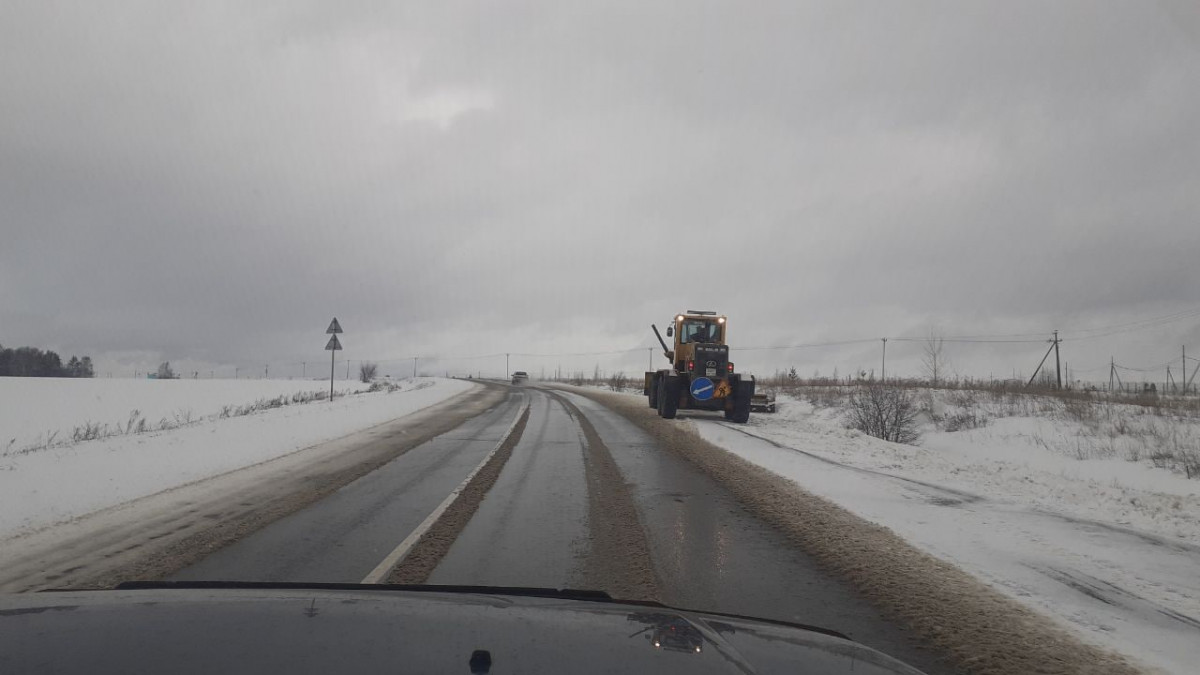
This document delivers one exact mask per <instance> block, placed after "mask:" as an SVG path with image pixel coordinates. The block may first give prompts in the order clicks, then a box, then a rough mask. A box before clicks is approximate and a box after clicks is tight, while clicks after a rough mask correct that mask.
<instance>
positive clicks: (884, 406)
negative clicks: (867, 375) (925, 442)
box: [848, 382, 920, 444]
mask: <svg viewBox="0 0 1200 675" xmlns="http://www.w3.org/2000/svg"><path fill="white" fill-rule="evenodd" d="M917 412H918V409H917V400H916V396H914V395H913V393H912V391H911V390H909V389H905V388H904V387H889V386H887V385H884V384H879V383H877V382H872V383H869V384H863V385H861V386H859V387H858V388H857V389H856V390H855V392H854V394H852V395H851V396H850V413H849V420H848V422H849V425H850V427H851V428H853V429H858V430H859V431H861V432H863V433H865V434H867V435H870V436H874V437H875V438H882V439H883V440H885V441H892V442H894V443H908V444H912V443H916V442H917V440H918V439H919V438H920V434H919V433H918V432H917Z"/></svg>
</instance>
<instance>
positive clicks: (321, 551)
mask: <svg viewBox="0 0 1200 675" xmlns="http://www.w3.org/2000/svg"><path fill="white" fill-rule="evenodd" d="M524 398H525V394H524V393H523V392H520V391H516V390H514V391H513V392H511V393H510V394H509V395H508V396H507V397H506V398H505V399H504V401H503V402H502V403H501V404H499V405H497V406H496V407H494V408H491V409H489V410H487V411H485V412H484V413H483V414H481V415H479V416H477V417H474V418H472V419H471V420H469V421H467V422H466V423H465V424H463V425H461V426H459V427H458V428H456V429H454V430H452V431H450V432H448V433H445V434H442V435H441V436H438V437H436V438H434V439H432V440H430V441H428V442H426V443H423V444H421V445H419V446H417V447H415V448H413V449H411V450H409V451H408V452H406V453H404V454H403V455H400V456H399V457H397V458H396V459H395V460H393V461H391V462H389V463H388V464H386V465H384V466H383V467H381V468H380V469H378V470H377V471H374V472H372V473H370V474H367V475H366V476H363V477H362V478H360V479H358V480H356V481H354V482H353V483H350V484H349V485H346V486H345V487H343V488H342V489H340V490H338V491H337V492H335V493H334V494H333V495H331V496H329V497H328V498H326V499H323V500H321V501H319V502H317V503H315V504H313V505H312V506H309V507H308V508H305V509H303V510H300V511H297V512H295V513H293V514H291V515H289V516H287V517H285V518H282V519H280V520H277V521H275V522H274V523H272V524H271V525H268V526H267V527H265V528H263V529H262V530H259V531H258V532H256V533H254V534H252V535H250V536H248V537H246V538H245V539H242V540H241V541H239V542H237V543H235V544H233V545H231V546H228V547H226V548H224V549H221V550H220V551H217V552H215V553H213V554H212V555H210V556H208V557H207V558H204V559H203V560H201V561H200V562H199V563H197V564H195V565H192V566H191V567H188V568H186V569H183V570H181V571H179V572H178V573H176V574H175V575H173V576H172V577H171V579H173V580H178V581H198V580H212V581H285V582H288V581H295V582H340V583H358V582H361V581H362V580H363V578H364V577H365V576H366V575H367V574H368V573H370V572H371V570H373V569H374V568H375V566H376V565H378V564H379V563H380V561H381V560H383V559H384V558H385V557H387V555H388V554H389V553H391V551H392V550H393V549H394V548H395V547H396V546H397V545H398V544H399V543H400V542H401V541H402V540H403V539H404V538H405V537H406V536H408V534H409V533H410V532H412V531H413V530H414V529H415V528H416V527H417V526H418V525H419V524H420V523H421V521H423V520H424V519H425V517H426V516H428V515H429V514H430V512H432V511H433V510H434V509H435V508H436V507H437V505H438V504H439V503H441V501H442V500H443V499H445V498H446V495H448V494H449V493H450V492H451V491H453V490H454V488H455V487H457V486H458V484H459V483H461V482H462V481H463V479H464V478H466V477H467V475H468V474H469V473H470V472H471V470H472V469H474V468H475V466H476V465H478V464H479V463H480V461H482V460H483V458H484V457H485V456H486V455H487V453H488V452H490V451H491V450H492V449H493V448H494V447H496V444H497V442H499V440H500V437H501V436H502V435H503V434H504V432H505V430H507V429H508V427H509V425H510V424H512V421H513V419H514V418H515V417H516V414H517V411H518V410H519V409H520V407H521V403H522V401H523V400H524Z"/></svg>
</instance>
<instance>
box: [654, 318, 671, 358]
mask: <svg viewBox="0 0 1200 675" xmlns="http://www.w3.org/2000/svg"><path fill="white" fill-rule="evenodd" d="M650 327H651V328H653V329H654V337H656V338H658V344H660V345H662V348H663V356H665V357H667V360H668V361H670V360H671V350H670V349H668V348H667V343H666V342H664V341H663V337H662V334H661V333H659V332H658V326H655V325H654V324H650Z"/></svg>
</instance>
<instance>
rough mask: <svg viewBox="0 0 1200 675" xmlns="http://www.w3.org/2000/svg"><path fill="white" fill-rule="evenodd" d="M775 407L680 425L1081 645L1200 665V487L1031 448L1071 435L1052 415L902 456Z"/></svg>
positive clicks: (932, 441) (935, 438)
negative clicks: (738, 421) (950, 566)
mask: <svg viewBox="0 0 1200 675" xmlns="http://www.w3.org/2000/svg"><path fill="white" fill-rule="evenodd" d="M779 410H780V412H779V414H777V415H774V416H772V415H755V416H752V417H751V423H750V424H749V425H746V426H738V425H725V424H722V423H719V422H715V421H709V420H701V419H695V420H693V421H692V422H691V425H692V426H694V428H695V429H696V430H697V431H698V433H699V434H700V435H701V436H702V437H703V438H704V439H706V440H708V441H710V442H712V443H715V444H716V445H718V446H720V447H722V448H725V449H727V450H728V451H730V452H732V453H733V454H735V455H737V456H738V457H741V458H743V459H745V460H748V461H749V462H751V463H753V464H755V465H758V466H761V467H763V468H766V469H768V470H770V471H771V472H773V473H775V474H777V475H779V476H781V477H784V478H787V479H789V480H791V481H794V483H795V484H797V485H799V486H800V487H801V488H803V489H804V490H806V491H809V492H811V493H813V494H815V495H819V496H821V497H824V498H826V499H829V500H831V501H832V502H834V503H836V504H838V505H840V506H842V507H843V508H845V509H847V510H849V511H851V512H852V513H854V514H856V515H858V516H860V517H862V518H864V519H866V520H868V521H870V522H872V523H876V524H879V525H882V526H885V527H887V528H889V529H890V530H892V531H893V532H895V533H896V534H898V535H900V536H901V537H903V538H904V539H905V540H907V541H908V542H910V543H912V544H914V545H916V546H918V547H919V548H921V549H922V550H924V551H926V552H928V553H930V554H932V555H934V556H936V557H938V558H939V559H941V560H945V561H949V562H951V563H954V564H955V565H957V566H958V567H960V568H962V569H964V570H966V571H967V572H970V573H971V574H972V575H974V576H975V577H976V578H978V579H980V580H982V581H984V582H986V583H988V584H989V585H990V586H992V587H993V588H995V589H997V590H999V591H1001V592H1003V593H1005V594H1007V595H1008V596H1010V597H1012V598H1014V599H1016V600H1018V601H1020V602H1022V603H1023V604H1025V605H1026V606H1028V607H1031V608H1034V609H1036V610H1038V611H1040V612H1041V613H1043V614H1046V615H1048V616H1051V617H1054V618H1055V619H1057V620H1058V621H1059V622H1060V623H1061V624H1063V625H1064V626H1067V627H1069V628H1070V629H1072V630H1073V632H1075V634H1076V635H1078V636H1079V637H1081V638H1082V639H1084V640H1087V641H1089V642H1091V643H1093V644H1097V645H1102V646H1106V647H1108V648H1111V649H1114V650H1116V651H1118V652H1121V653H1123V654H1126V655H1128V656H1131V657H1133V658H1135V659H1137V660H1139V661H1140V662H1142V663H1146V664H1150V665H1152V666H1155V667H1158V668H1161V669H1164V670H1166V671H1167V672H1178V673H1190V672H1194V666H1195V664H1196V663H1200V639H1198V638H1200V574H1197V570H1200V497H1198V495H1200V482H1198V481H1196V480H1188V479H1186V478H1184V477H1183V476H1180V475H1178V474H1175V473H1172V472H1170V471H1167V470H1165V469H1156V468H1154V467H1152V466H1148V465H1146V464H1145V463H1143V462H1133V461H1126V460H1122V459H1097V460H1084V461H1081V460H1079V459H1075V458H1072V457H1069V456H1067V455H1064V454H1062V453H1060V452H1055V451H1053V450H1051V449H1050V447H1052V446H1047V444H1044V443H1041V442H1039V441H1037V440H1031V439H1038V438H1039V437H1040V435H1041V434H1049V433H1058V434H1070V433H1071V429H1070V424H1069V423H1067V422H1065V421H1063V420H1050V419H1043V418H1035V417H1016V418H1005V419H999V420H994V421H993V422H992V423H991V424H989V425H988V426H986V427H983V428H980V429H974V430H970V431H961V432H954V433H945V432H936V431H932V430H931V429H926V430H925V436H924V439H923V440H922V444H921V446H920V447H913V446H905V445H898V444H894V443H887V442H884V441H881V440H879V439H875V438H871V437H869V436H865V435H863V434H861V433H859V432H856V431H851V430H847V429H845V428H843V427H842V424H841V422H840V419H839V411H838V410H836V409H814V408H813V407H812V406H810V405H808V404H807V403H803V402H798V401H794V400H788V399H786V398H783V397H781V398H780V408H779Z"/></svg>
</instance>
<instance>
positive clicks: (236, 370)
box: [233, 366, 239, 380]
mask: <svg viewBox="0 0 1200 675" xmlns="http://www.w3.org/2000/svg"><path fill="white" fill-rule="evenodd" d="M238 370H239V368H238V367H237V366H234V368H233V379H235V380H236V379H237V377H238Z"/></svg>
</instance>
